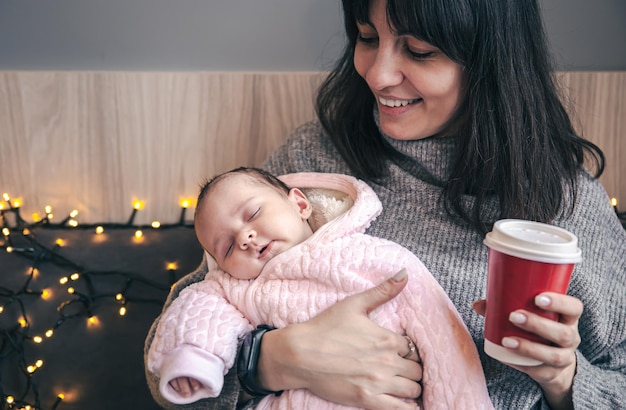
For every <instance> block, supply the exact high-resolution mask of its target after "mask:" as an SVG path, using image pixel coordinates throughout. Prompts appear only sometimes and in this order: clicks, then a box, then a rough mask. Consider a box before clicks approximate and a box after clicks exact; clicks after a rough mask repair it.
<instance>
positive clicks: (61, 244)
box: [54, 238, 65, 246]
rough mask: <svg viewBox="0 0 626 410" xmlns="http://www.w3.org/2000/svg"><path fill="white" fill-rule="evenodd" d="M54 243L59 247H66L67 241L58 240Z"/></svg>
mask: <svg viewBox="0 0 626 410" xmlns="http://www.w3.org/2000/svg"><path fill="white" fill-rule="evenodd" d="M54 243H55V244H56V245H58V246H65V241H64V240H63V239H61V238H58V239H57V240H56V241H54Z"/></svg>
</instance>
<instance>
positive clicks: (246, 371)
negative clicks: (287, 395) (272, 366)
mask: <svg viewBox="0 0 626 410" xmlns="http://www.w3.org/2000/svg"><path fill="white" fill-rule="evenodd" d="M274 329H276V328H275V327H272V326H268V325H259V326H257V328H256V329H254V330H253V331H252V332H250V333H248V334H247V335H246V337H245V338H244V340H243V343H242V344H241V347H240V348H239V355H238V357H237V377H238V378H239V384H240V385H241V388H242V389H243V390H244V391H245V392H246V393H248V394H249V395H250V396H252V397H262V396H267V395H270V394H275V395H277V396H278V395H280V394H281V393H282V392H283V391H282V390H280V391H272V390H267V389H264V388H263V387H261V386H260V385H259V383H258V381H257V365H258V363H259V354H260V351H261V339H262V337H263V335H264V334H265V332H268V331H270V330H274Z"/></svg>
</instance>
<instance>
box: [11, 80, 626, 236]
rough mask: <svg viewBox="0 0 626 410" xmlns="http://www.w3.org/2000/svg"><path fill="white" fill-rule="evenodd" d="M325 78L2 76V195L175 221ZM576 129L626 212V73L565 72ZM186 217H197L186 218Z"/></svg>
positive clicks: (284, 130)
mask: <svg viewBox="0 0 626 410" xmlns="http://www.w3.org/2000/svg"><path fill="white" fill-rule="evenodd" d="M321 77H322V74H320V73H305V72H289V73H276V72H265V73H220V72H67V71H63V72H45V71H41V72H10V71H5V72H0V132H1V133H2V134H1V135H0V140H1V142H2V143H1V145H0V193H4V192H7V193H9V194H10V195H11V196H13V197H20V198H21V199H22V200H23V207H22V209H23V215H24V216H25V217H26V218H27V219H30V215H31V214H32V213H33V212H39V213H42V212H43V207H44V206H45V205H51V206H52V207H53V210H54V213H55V215H56V220H59V219H62V218H63V217H64V216H65V215H67V214H68V213H69V212H70V211H71V210H72V209H78V210H79V212H80V214H79V216H78V220H79V221H80V222H92V223H93V222H125V221H126V220H127V219H128V217H129V215H130V213H131V211H132V202H133V200H135V199H139V200H143V201H145V208H144V209H143V210H141V211H140V212H139V213H138V214H137V217H136V219H135V222H137V223H141V224H143V223H149V222H150V221H151V220H152V219H160V220H161V221H162V222H166V223H168V222H175V221H177V220H178V218H179V215H180V206H179V200H180V199H181V198H195V196H196V194H197V190H198V185H199V183H200V182H201V181H202V179H203V178H206V177H210V176H212V175H214V174H216V173H218V172H221V171H224V170H226V169H229V168H232V167H234V166H237V165H254V164H259V163H260V162H261V161H263V159H265V157H266V156H267V155H268V154H269V153H270V152H271V151H272V150H273V149H274V148H275V147H276V146H278V145H279V144H280V143H281V142H282V141H283V140H284V139H285V138H286V136H287V135H288V134H289V133H290V132H291V131H292V130H293V129H294V128H295V127H296V126H298V125H299V124H301V123H303V122H305V121H307V120H309V119H312V118H313V117H314V111H313V108H312V102H313V98H314V93H315V89H316V88H317V86H318V85H319V82H320V80H321ZM560 81H561V83H562V85H563V86H564V87H566V89H567V96H568V97H567V98H568V100H569V101H571V102H572V103H573V104H575V107H576V109H575V111H576V112H575V113H574V110H573V109H571V110H570V111H571V112H572V113H573V114H574V115H575V117H576V118H577V119H576V124H578V127H579V128H578V129H579V130H580V131H581V132H582V133H583V134H584V135H585V136H586V137H587V138H589V139H590V140H592V141H594V142H595V143H597V144H598V145H599V146H600V147H601V148H603V149H604V150H605V153H606V154H607V163H608V166H607V170H606V173H605V175H604V176H603V177H602V179H601V181H602V182H603V184H604V185H605V187H606V188H607V191H608V192H609V195H610V196H615V197H617V198H618V199H619V201H620V203H621V204H624V205H625V206H626V180H625V179H624V178H625V177H624V175H626V165H625V164H624V162H623V161H621V159H622V158H625V157H626V143H625V142H624V141H623V135H624V134H626V124H625V121H626V101H625V98H626V72H569V73H560ZM187 216H188V219H190V218H191V211H190V212H189V213H188V214H187Z"/></svg>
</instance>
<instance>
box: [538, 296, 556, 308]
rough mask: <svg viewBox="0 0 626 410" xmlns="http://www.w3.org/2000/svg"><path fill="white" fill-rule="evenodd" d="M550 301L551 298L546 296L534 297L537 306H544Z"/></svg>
mask: <svg viewBox="0 0 626 410" xmlns="http://www.w3.org/2000/svg"><path fill="white" fill-rule="evenodd" d="M550 303H552V299H550V298H549V297H548V296H545V295H539V296H537V297H536V298H535V304H536V305H537V306H542V307H546V306H550Z"/></svg>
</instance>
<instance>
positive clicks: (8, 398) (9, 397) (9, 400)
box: [5, 194, 15, 404]
mask: <svg viewBox="0 0 626 410" xmlns="http://www.w3.org/2000/svg"><path fill="white" fill-rule="evenodd" d="M5 195H6V194H5ZM14 402H15V397H13V396H7V403H9V404H13V403H14Z"/></svg>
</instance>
